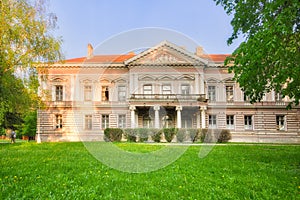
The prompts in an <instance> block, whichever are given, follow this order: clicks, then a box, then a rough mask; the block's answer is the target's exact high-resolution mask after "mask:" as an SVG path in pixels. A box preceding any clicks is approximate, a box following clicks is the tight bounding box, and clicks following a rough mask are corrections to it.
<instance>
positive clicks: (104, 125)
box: [101, 115, 109, 129]
mask: <svg viewBox="0 0 300 200" xmlns="http://www.w3.org/2000/svg"><path fill="white" fill-rule="evenodd" d="M101 122H102V123H101V127H102V129H106V128H108V127H109V115H102V119H101Z"/></svg>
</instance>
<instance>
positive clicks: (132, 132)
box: [124, 128, 138, 142]
mask: <svg viewBox="0 0 300 200" xmlns="http://www.w3.org/2000/svg"><path fill="white" fill-rule="evenodd" d="M124 135H125V138H126V139H127V142H136V138H137V135H138V132H137V129H135V128H125V129H124Z"/></svg>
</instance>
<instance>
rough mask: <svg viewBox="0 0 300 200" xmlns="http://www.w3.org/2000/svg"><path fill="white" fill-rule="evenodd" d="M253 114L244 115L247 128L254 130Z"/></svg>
mask: <svg viewBox="0 0 300 200" xmlns="http://www.w3.org/2000/svg"><path fill="white" fill-rule="evenodd" d="M252 124H253V123H252V115H245V116H244V126H245V129H246V130H252V129H253V126H252Z"/></svg>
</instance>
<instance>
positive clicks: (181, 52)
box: [38, 41, 300, 140]
mask: <svg viewBox="0 0 300 200" xmlns="http://www.w3.org/2000/svg"><path fill="white" fill-rule="evenodd" d="M226 56H228V55H224V54H221V55H220V54H204V53H203V50H202V48H201V47H198V48H197V49H196V52H195V53H191V52H189V51H187V50H186V49H184V48H182V47H179V46H177V45H175V44H172V43H170V42H167V41H163V42H161V43H160V44H158V45H156V46H154V47H152V48H150V49H148V50H145V51H143V52H141V53H139V54H134V53H129V54H126V55H93V48H92V46H91V45H89V46H88V55H87V57H82V58H75V59H70V60H66V61H65V62H63V63H56V64H53V65H51V66H49V67H47V70H46V71H47V73H42V72H40V85H41V86H40V94H41V95H42V96H43V98H44V100H45V105H46V106H45V108H43V109H40V110H39V112H38V131H39V133H40V134H41V136H42V138H43V139H44V140H78V135H79V136H80V137H81V139H92V140H93V139H95V140H96V139H100V140H101V139H103V130H104V129H105V128H107V127H111V128H117V127H118V128H136V127H146V128H163V127H177V128H220V129H230V130H231V133H233V134H234V133H241V132H242V133H266V132H272V133H277V132H280V133H286V132H294V133H295V132H296V133H297V132H299V131H300V122H299V121H300V109H299V107H296V108H293V109H291V110H286V106H287V104H288V102H289V99H287V98H282V96H281V95H280V94H275V93H274V92H271V93H268V94H266V95H265V97H264V99H263V100H262V101H261V102H259V103H255V104H250V103H249V101H248V98H247V96H245V95H244V94H243V91H242V90H241V89H240V88H239V85H238V84H237V83H236V82H234V81H233V80H232V77H233V74H229V73H228V70H227V67H226V66H224V60H225V58H226Z"/></svg>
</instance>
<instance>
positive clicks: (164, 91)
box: [162, 84, 171, 94]
mask: <svg viewBox="0 0 300 200" xmlns="http://www.w3.org/2000/svg"><path fill="white" fill-rule="evenodd" d="M162 94H171V85H170V84H165V85H162Z"/></svg>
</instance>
